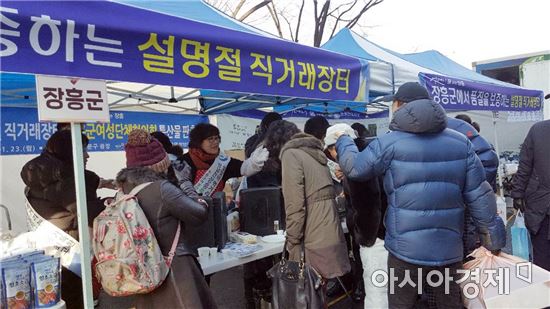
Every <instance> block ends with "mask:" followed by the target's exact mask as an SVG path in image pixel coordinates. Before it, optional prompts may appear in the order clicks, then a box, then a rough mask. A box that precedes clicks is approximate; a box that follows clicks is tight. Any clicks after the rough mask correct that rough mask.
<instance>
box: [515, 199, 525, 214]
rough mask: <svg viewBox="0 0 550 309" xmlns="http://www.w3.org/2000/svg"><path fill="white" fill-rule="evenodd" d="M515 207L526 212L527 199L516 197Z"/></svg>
mask: <svg viewBox="0 0 550 309" xmlns="http://www.w3.org/2000/svg"><path fill="white" fill-rule="evenodd" d="M514 208H515V209H516V210H519V211H521V212H525V200H524V199H522V198H515V199H514Z"/></svg>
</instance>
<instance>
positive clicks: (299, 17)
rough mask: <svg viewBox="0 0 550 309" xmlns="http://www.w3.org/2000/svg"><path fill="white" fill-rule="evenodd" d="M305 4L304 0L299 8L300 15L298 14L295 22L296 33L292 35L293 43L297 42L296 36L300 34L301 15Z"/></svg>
mask: <svg viewBox="0 0 550 309" xmlns="http://www.w3.org/2000/svg"><path fill="white" fill-rule="evenodd" d="M305 4H306V0H302V6H301V7H300V13H299V14H298V21H297V22H296V33H295V34H294V38H295V39H296V40H295V41H294V42H298V34H299V33H300V25H301V23H302V13H303V12H304V5H305Z"/></svg>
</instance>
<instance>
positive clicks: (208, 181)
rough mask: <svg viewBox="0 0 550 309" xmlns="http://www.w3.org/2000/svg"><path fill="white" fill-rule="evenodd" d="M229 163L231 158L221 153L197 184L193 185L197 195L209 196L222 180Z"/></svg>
mask: <svg viewBox="0 0 550 309" xmlns="http://www.w3.org/2000/svg"><path fill="white" fill-rule="evenodd" d="M229 161H231V158H230V157H228V156H226V155H224V154H221V153H220V154H219V155H218V157H216V160H215V161H214V163H213V164H212V166H210V168H209V169H208V171H206V173H205V174H204V175H203V176H202V178H201V179H200V180H199V182H197V183H196V184H195V190H196V191H197V193H198V194H202V196H211V195H212V193H214V190H215V189H216V187H217V186H218V184H219V183H220V181H221V180H222V178H223V174H224V173H225V170H226V169H227V166H228V165H229Z"/></svg>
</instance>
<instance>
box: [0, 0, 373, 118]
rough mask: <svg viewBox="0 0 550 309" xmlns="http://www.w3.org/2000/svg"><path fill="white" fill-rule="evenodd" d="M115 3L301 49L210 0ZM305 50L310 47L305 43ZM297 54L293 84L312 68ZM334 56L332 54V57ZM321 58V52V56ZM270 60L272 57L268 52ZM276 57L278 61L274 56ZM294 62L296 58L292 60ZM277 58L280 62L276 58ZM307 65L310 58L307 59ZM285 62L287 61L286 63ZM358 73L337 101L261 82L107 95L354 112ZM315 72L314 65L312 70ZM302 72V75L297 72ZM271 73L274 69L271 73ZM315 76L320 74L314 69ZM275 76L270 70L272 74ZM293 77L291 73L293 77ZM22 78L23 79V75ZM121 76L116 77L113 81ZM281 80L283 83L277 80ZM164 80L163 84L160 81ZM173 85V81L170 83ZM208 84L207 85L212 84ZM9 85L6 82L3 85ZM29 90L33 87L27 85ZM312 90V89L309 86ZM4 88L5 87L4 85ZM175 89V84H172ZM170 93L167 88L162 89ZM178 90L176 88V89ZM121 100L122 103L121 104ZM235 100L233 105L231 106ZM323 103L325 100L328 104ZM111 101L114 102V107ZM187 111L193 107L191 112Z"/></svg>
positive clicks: (112, 89)
mask: <svg viewBox="0 0 550 309" xmlns="http://www.w3.org/2000/svg"><path fill="white" fill-rule="evenodd" d="M116 2H118V3H122V4H125V5H128V6H132V7H135V8H142V9H146V10H150V11H151V12H153V11H154V12H159V13H163V14H167V15H170V16H173V17H181V18H185V19H187V20H193V21H198V22H203V23H207V24H209V25H214V26H219V27H222V28H221V29H222V31H221V32H220V31H214V32H215V33H213V34H212V35H216V34H223V33H224V32H223V30H236V31H239V32H244V33H246V34H247V35H244V36H241V35H239V34H237V32H234V31H232V33H235V34H233V35H232V39H233V40H235V41H242V40H243V39H244V38H249V40H251V39H250V38H253V37H261V38H263V39H270V41H274V42H275V41H279V42H284V43H283V45H281V47H282V46H296V47H299V48H302V47H303V46H301V45H298V44H295V43H293V42H288V41H285V40H281V39H279V38H277V37H275V36H273V35H271V34H269V33H266V32H263V31H261V30H259V29H256V28H254V27H251V26H249V25H246V24H244V23H242V22H239V21H237V20H235V19H233V18H231V17H229V16H227V15H225V14H224V13H222V12H220V11H219V10H217V9H215V8H214V7H212V6H210V5H209V4H207V3H205V2H203V1H201V0H182V1H124V0H121V1H116ZM113 4H114V3H113ZM253 42H254V40H253V39H252V41H251V43H253ZM256 43H257V45H261V44H262V43H260V42H256ZM274 45H277V43H273V44H272V45H271V47H272V48H279V47H275V46H274ZM308 48H309V47H308ZM300 53H302V51H297V48H294V49H293V48H289V49H287V50H286V53H285V54H286V55H287V58H295V60H292V61H293V62H292V65H293V66H295V68H294V67H293V71H296V72H295V73H294V72H293V74H295V75H296V76H295V78H296V84H298V83H299V80H300V79H301V76H303V77H306V78H307V77H308V76H309V75H311V70H310V68H312V67H309V66H307V65H308V62H307V61H302V63H303V65H304V66H303V67H302V68H303V70H302V71H299V68H300V67H299V64H300V62H299V61H300V58H299V54H300ZM335 56H336V55H335ZM323 57H324V56H323ZM273 58H275V56H273ZM273 60H274V61H273V62H272V65H273V67H275V66H276V65H277V64H279V65H281V63H280V62H276V61H275V60H276V59H273ZM279 60H281V59H279ZM294 61H295V62H294ZM281 62H282V61H281ZM309 64H311V62H309ZM285 65H286V63H285ZM360 66H361V69H360V74H362V75H363V78H362V80H361V85H360V88H361V89H362V90H360V91H361V92H359V91H358V92H357V93H356V96H355V97H353V98H351V97H349V96H348V98H346V99H345V100H339V101H338V102H334V103H332V101H333V100H332V99H333V98H324V97H321V98H318V97H316V96H310V95H308V94H304V95H300V96H288V95H283V94H280V93H275V92H273V91H271V89H269V88H273V87H267V85H264V86H263V87H262V86H260V85H258V87H256V88H255V89H254V90H255V91H254V92H251V91H250V92H249V91H247V92H243V91H237V90H238V89H227V88H226V89H223V91H219V90H207V89H209V88H211V89H212V88H214V87H200V89H187V91H186V92H180V93H179V95H175V91H174V88H175V87H171V95H168V94H164V95H162V94H159V93H153V94H152V95H151V94H150V92H149V91H145V89H150V88H151V87H155V86H153V85H151V86H148V85H143V86H141V87H138V88H136V87H135V85H133V86H134V87H129V86H128V84H127V83H126V84H123V85H122V86H120V85H119V84H111V85H109V87H108V90H109V93H110V94H112V95H116V96H117V99H116V100H113V102H112V104H113V108H117V107H119V106H120V105H119V103H120V102H122V101H125V102H129V101H131V102H134V100H139V102H138V103H141V104H142V106H145V105H146V104H160V105H165V106H168V105H171V106H176V105H177V103H178V102H184V101H187V100H191V99H198V100H199V101H200V105H201V106H200V110H199V111H200V112H202V113H204V114H217V113H224V112H231V111H235V110H243V109H254V108H261V107H274V106H278V107H279V108H282V109H283V110H289V109H294V108H300V107H308V106H311V108H313V109H316V110H319V111H320V110H323V111H325V112H338V111H342V110H350V109H351V110H356V111H365V104H366V101H367V91H368V85H367V79H366V76H367V75H368V66H367V65H366V63H362V64H360ZM316 69H317V71H318V70H319V68H318V67H317V68H316ZM301 72H303V74H302V73H301ZM273 73H275V72H273ZM317 74H319V73H317ZM274 77H275V74H274ZM292 77H293V78H294V75H293V76H292ZM280 78H282V76H281V77H279V78H278V79H277V82H275V81H274V82H273V83H274V84H275V83H277V84H278V83H279V79H280ZM23 79H24V78H23ZM117 80H120V79H117ZM11 81H13V79H12V78H7V79H6V78H2V84H6V83H10V82H11ZM282 82H284V81H282ZM165 84H166V83H165ZM175 86H178V85H175ZM211 86H212V85H211ZM7 87H10V88H11V86H7ZM295 87H296V88H299V87H300V86H298V85H295ZM30 88H32V86H31V87H30ZM309 88H311V87H309ZM3 89H4V88H3ZM10 90H12V94H13V95H12V97H11V100H10V103H11V104H17V103H22V104H25V99H24V98H27V99H26V100H29V101H31V102H32V101H34V100H33V98H34V96H33V95H32V94H30V95H27V96H26V95H22V93H16V92H17V91H16V89H10ZM176 90H177V88H176ZM165 92H170V91H165ZM176 92H177V91H176ZM16 95H17V97H19V98H22V99H23V100H20V101H17V100H15V98H16ZM123 103H124V102H123ZM235 103H238V104H235ZM327 103H328V104H327ZM115 105H116V106H115ZM182 110H183V111H184V112H188V111H190V110H189V109H185V108H182ZM191 112H192V110H191Z"/></svg>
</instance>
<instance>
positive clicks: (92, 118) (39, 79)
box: [36, 75, 109, 122]
mask: <svg viewBox="0 0 550 309" xmlns="http://www.w3.org/2000/svg"><path fill="white" fill-rule="evenodd" d="M36 97H37V104H38V120H39V121H56V122H109V104H108V102H107V85H106V83H105V81H104V80H96V79H84V78H72V77H57V76H45V75H37V76H36Z"/></svg>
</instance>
